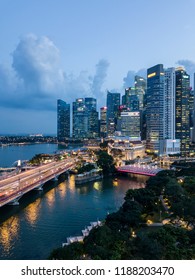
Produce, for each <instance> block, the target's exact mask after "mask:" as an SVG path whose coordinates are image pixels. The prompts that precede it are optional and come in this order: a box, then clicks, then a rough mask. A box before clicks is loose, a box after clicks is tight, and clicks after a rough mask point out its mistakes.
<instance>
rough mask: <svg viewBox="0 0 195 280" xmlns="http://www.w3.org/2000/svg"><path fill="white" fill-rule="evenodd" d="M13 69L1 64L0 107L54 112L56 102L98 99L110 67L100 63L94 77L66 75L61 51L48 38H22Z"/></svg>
mask: <svg viewBox="0 0 195 280" xmlns="http://www.w3.org/2000/svg"><path fill="white" fill-rule="evenodd" d="M12 59H13V61H12V65H10V66H5V65H1V64H0V106H2V107H8V108H23V109H33V110H56V100H57V99H58V98H61V99H63V100H65V101H66V102H72V101H74V99H75V98H79V97H81V96H82V97H85V96H94V97H96V98H99V97H100V96H101V93H102V86H103V83H104V82H105V79H106V76H107V70H108V65H109V63H108V62H107V61H106V60H100V61H99V62H98V63H97V65H96V69H95V74H94V75H92V76H91V75H89V73H88V72H86V71H81V72H80V74H79V75H77V76H75V75H74V74H69V73H66V72H65V71H64V70H63V68H62V66H61V63H60V51H59V49H58V48H57V47H56V46H55V44H54V42H53V41H51V40H50V39H49V38H48V37H45V36H42V37H37V36H36V35H34V34H29V35H27V36H24V37H23V38H22V39H21V40H20V41H19V43H18V45H17V47H16V49H15V50H14V51H13V53H12Z"/></svg>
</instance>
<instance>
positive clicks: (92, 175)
mask: <svg viewBox="0 0 195 280" xmlns="http://www.w3.org/2000/svg"><path fill="white" fill-rule="evenodd" d="M102 178H103V175H102V173H101V171H100V170H99V169H93V170H91V171H89V172H84V173H82V174H77V175H75V184H78V185H79V184H83V183H87V182H92V181H95V180H99V179H102Z"/></svg>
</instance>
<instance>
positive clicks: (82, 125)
mask: <svg viewBox="0 0 195 280" xmlns="http://www.w3.org/2000/svg"><path fill="white" fill-rule="evenodd" d="M96 107H97V102H96V99H95V98H92V97H86V98H85V99H84V98H78V99H76V101H75V102H73V122H72V123H73V137H74V138H78V139H82V138H96V137H98V136H99V135H98V134H99V133H98V132H99V131H98V129H99V123H98V112H97V111H96Z"/></svg>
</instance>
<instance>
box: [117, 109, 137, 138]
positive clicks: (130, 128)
mask: <svg viewBox="0 0 195 280" xmlns="http://www.w3.org/2000/svg"><path fill="white" fill-rule="evenodd" d="M117 132H120V135H121V136H128V137H130V138H131V139H132V140H133V139H134V140H140V112H139V111H137V112H136V111H135V112H132V111H121V112H120V116H119V118H118V121H117Z"/></svg>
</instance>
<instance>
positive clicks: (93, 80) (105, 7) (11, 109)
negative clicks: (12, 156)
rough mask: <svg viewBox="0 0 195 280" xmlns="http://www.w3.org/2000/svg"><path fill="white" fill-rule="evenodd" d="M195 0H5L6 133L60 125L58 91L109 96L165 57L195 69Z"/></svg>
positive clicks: (1, 34)
mask: <svg viewBox="0 0 195 280" xmlns="http://www.w3.org/2000/svg"><path fill="white" fill-rule="evenodd" d="M194 14H195V0H185V1H184V0H163V1H157V0H135V1H133V0H55V1H54V0H28V1H27V0H0V38H1V48H0V50H1V51H0V135H1V134H5V133H9V134H12V133H13V134H14V133H19V134H20V133H43V134H49V133H56V129H57V128H56V127H57V120H56V119H57V114H56V107H57V99H59V98H60V99H63V100H64V101H66V102H68V103H70V102H72V101H74V100H75V98H78V97H86V96H89V97H90V96H92V97H95V98H97V100H98V107H99V106H103V105H105V103H106V91H107V90H109V91H116V92H120V93H121V94H124V88H125V87H126V86H132V85H133V78H134V75H135V74H140V75H143V76H146V69H147V68H149V67H151V66H153V65H156V64H158V63H162V64H164V66H165V67H177V66H179V65H183V66H185V68H186V70H187V72H188V73H189V74H190V75H191V84H192V85H193V79H192V74H193V73H194V72H195V15H194Z"/></svg>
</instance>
